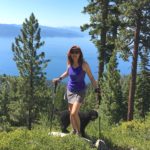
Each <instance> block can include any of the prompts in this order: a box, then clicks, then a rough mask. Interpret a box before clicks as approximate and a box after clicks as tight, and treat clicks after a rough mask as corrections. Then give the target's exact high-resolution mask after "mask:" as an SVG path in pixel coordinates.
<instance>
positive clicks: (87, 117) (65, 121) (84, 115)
mask: <svg viewBox="0 0 150 150" xmlns="http://www.w3.org/2000/svg"><path fill="white" fill-rule="evenodd" d="M79 117H80V132H81V136H82V137H85V128H86V126H87V125H88V123H89V122H90V121H94V120H95V119H96V118H97V117H98V113H97V111H95V110H91V111H90V112H79ZM60 124H61V130H62V132H63V133H68V132H69V131H68V130H67V127H68V126H69V124H70V112H69V111H68V110H64V111H62V112H61V114H60Z"/></svg>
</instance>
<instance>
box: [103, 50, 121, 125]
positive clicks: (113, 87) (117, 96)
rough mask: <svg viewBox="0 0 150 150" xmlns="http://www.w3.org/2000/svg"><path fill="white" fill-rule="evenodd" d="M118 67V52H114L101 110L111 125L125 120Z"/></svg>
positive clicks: (105, 81)
mask: <svg viewBox="0 0 150 150" xmlns="http://www.w3.org/2000/svg"><path fill="white" fill-rule="evenodd" d="M117 65H118V63H117V58H116V52H114V53H113V55H112V57H111V58H110V61H109V63H108V65H107V71H106V73H105V75H104V80H103V83H102V106H101V109H102V111H103V112H102V114H103V116H104V117H105V118H107V121H108V122H109V123H118V122H119V121H120V120H121V119H122V118H123V98H122V91H121V85H120V73H119V70H118V69H117Z"/></svg>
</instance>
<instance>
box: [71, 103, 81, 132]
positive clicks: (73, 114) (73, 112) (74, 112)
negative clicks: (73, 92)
mask: <svg viewBox="0 0 150 150" xmlns="http://www.w3.org/2000/svg"><path fill="white" fill-rule="evenodd" d="M80 106H81V103H79V102H75V103H74V104H73V106H72V109H71V112H70V113H71V114H70V116H71V118H72V119H73V122H74V125H75V129H76V131H77V132H78V133H80V118H79V110H80Z"/></svg>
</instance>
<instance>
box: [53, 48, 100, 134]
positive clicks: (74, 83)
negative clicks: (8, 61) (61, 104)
mask: <svg viewBox="0 0 150 150" xmlns="http://www.w3.org/2000/svg"><path fill="white" fill-rule="evenodd" d="M86 73H87V75H88V77H89V79H90V80H91V82H92V85H93V86H94V88H95V92H97V91H98V90H97V85H96V81H95V79H94V77H93V75H92V73H91V70H90V67H89V65H88V63H87V62H85V61H84V59H83V54H82V51H81V49H80V47H78V46H73V47H71V49H70V50H69V52H68V65H67V70H66V71H65V72H64V73H63V74H62V75H61V76H60V77H59V78H55V79H54V80H53V82H54V83H55V82H59V81H61V80H62V79H64V78H65V77H67V76H69V81H68V84H67V93H66V98H67V100H68V109H69V111H70V122H71V125H72V128H73V131H72V133H73V134H77V135H80V119H79V115H78V112H79V110H80V106H81V104H82V103H83V101H84V97H85V90H86V85H85V81H84V78H85V74H86Z"/></svg>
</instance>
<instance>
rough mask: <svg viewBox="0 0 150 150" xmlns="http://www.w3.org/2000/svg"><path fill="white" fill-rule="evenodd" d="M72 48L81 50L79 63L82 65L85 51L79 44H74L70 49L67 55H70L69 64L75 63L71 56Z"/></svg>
mask: <svg viewBox="0 0 150 150" xmlns="http://www.w3.org/2000/svg"><path fill="white" fill-rule="evenodd" d="M72 50H78V51H79V52H80V56H79V60H78V63H79V65H82V63H83V61H84V59H83V53H82V51H81V48H80V47H79V46H76V45H74V46H72V47H71V48H70V49H69V51H68V55H67V56H68V61H67V63H68V65H73V59H72V57H71V51H72Z"/></svg>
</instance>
